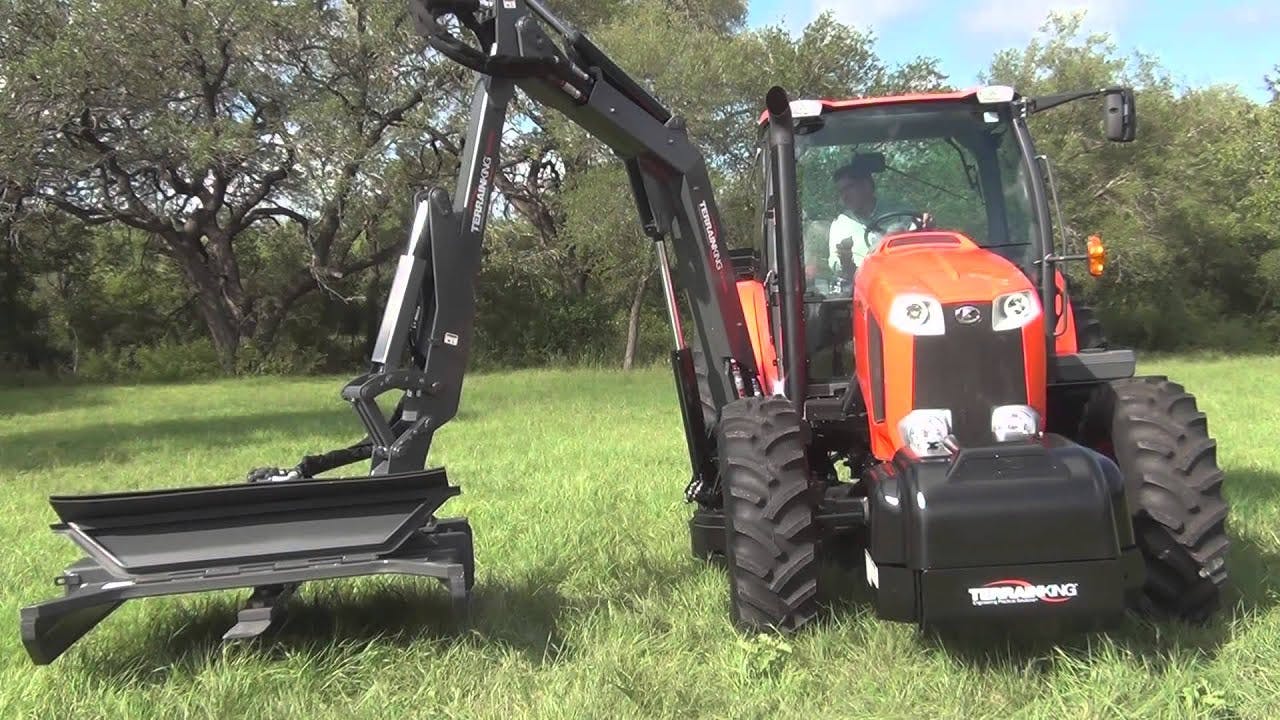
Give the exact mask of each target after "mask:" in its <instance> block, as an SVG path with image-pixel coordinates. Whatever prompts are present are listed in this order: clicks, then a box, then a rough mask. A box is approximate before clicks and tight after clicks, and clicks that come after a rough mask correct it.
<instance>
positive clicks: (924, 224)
mask: <svg viewBox="0 0 1280 720" xmlns="http://www.w3.org/2000/svg"><path fill="white" fill-rule="evenodd" d="M894 218H907V219H909V220H911V225H910V226H908V227H907V228H906V230H907V231H913V230H927V229H928V228H929V227H930V226H931V225H932V224H933V223H932V222H930V218H929V214H928V213H922V212H916V211H914V210H900V211H896V212H887V213H885V214H883V215H878V216H876V217H874V218H872V219H871V220H870V221H868V222H867V227H866V230H864V231H863V233H862V235H863V239H864V240H866V241H867V243H868V244H870V242H871V233H873V232H874V233H878V234H880V235H887V234H888V233H889V227H888V226H887V225H886V224H885V223H887V222H888V221H889V220H892V219H894Z"/></svg>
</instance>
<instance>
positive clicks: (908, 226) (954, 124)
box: [796, 101, 1038, 380]
mask: <svg viewBox="0 0 1280 720" xmlns="http://www.w3.org/2000/svg"><path fill="white" fill-rule="evenodd" d="M1011 112H1012V110H1011V109H1010V108H1009V107H1008V106H1003V107H999V108H998V109H993V107H991V106H979V105H976V104H974V103H971V102H963V101H956V102H942V101H926V102H915V103H903V104H896V105H886V106H870V107H866V108H860V109H850V110H844V111H837V112H833V113H829V114H826V115H823V116H822V117H821V118H814V119H811V120H801V121H799V122H798V123H797V127H796V132H797V137H796V163H797V168H796V173H797V184H798V190H799V200H800V209H801V216H802V228H803V237H804V249H803V258H804V265H805V278H806V304H807V313H806V314H807V316H808V317H807V322H806V327H807V328H808V334H809V335H810V357H811V363H810V377H811V378H812V379H814V380H819V379H822V378H830V379H836V378H840V377H848V376H849V375H850V374H852V367H851V360H852V349H851V347H848V344H849V342H850V341H851V332H852V331H851V323H850V322H849V320H848V312H849V303H848V298H849V297H850V296H851V294H852V287H853V278H854V275H855V273H856V272H857V267H858V266H859V265H860V264H861V262H862V260H863V259H864V258H865V257H866V255H867V254H868V253H869V252H871V250H873V249H874V248H875V247H876V245H877V244H878V243H879V241H880V239H881V238H882V237H884V235H885V234H887V233H890V232H895V231H903V230H913V229H919V226H920V220H921V217H922V216H923V215H925V214H927V215H928V216H929V218H930V220H931V222H932V225H933V227H935V228H936V229H939V230H954V231H958V232H961V233H964V234H965V235H967V236H968V237H969V238H971V239H972V240H974V241H975V242H977V243H978V244H979V245H982V246H984V247H987V248H989V249H991V250H992V251H993V252H996V253H999V254H1001V255H1003V256H1005V257H1007V258H1008V259H1009V260H1011V261H1013V262H1014V263H1015V264H1017V265H1018V266H1020V267H1022V268H1024V271H1027V272H1030V271H1031V270H1032V267H1033V266H1032V263H1033V262H1034V260H1035V252H1034V251H1035V242H1036V238H1037V237H1038V228H1037V227H1036V216H1035V212H1034V209H1033V207H1032V203H1031V198H1032V185H1031V179H1030V178H1031V176H1030V173H1031V169H1030V168H1029V167H1028V166H1027V164H1026V163H1025V162H1024V160H1023V155H1022V152H1021V150H1020V148H1019V145H1018V139H1017V135H1016V134H1015V131H1014V126H1013V118H1012V116H1011ZM846 351H847V352H846ZM833 353H834V354H833Z"/></svg>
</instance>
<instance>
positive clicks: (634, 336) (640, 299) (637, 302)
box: [622, 273, 653, 370]
mask: <svg viewBox="0 0 1280 720" xmlns="http://www.w3.org/2000/svg"><path fill="white" fill-rule="evenodd" d="M652 274H653V273H649V274H646V275H644V276H643V277H641V278H640V284H639V285H637V286H636V294H635V296H634V297H632V298H631V312H630V313H629V314H628V315H627V350H626V352H625V353H624V354H623V356H622V369H623V370H630V369H631V366H632V365H633V364H634V363H635V359H636V343H637V342H638V341H639V339H640V307H641V306H642V305H644V291H645V289H646V288H648V287H649V276H650V275H652Z"/></svg>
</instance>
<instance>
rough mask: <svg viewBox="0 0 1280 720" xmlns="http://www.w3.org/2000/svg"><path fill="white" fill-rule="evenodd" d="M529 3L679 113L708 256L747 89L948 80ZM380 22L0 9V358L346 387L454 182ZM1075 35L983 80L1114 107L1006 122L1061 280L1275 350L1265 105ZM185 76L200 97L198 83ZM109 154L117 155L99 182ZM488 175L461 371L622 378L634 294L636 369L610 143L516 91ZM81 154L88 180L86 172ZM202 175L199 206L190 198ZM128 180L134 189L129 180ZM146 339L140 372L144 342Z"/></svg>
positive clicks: (457, 127) (767, 39) (628, 210)
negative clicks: (1122, 112) (1104, 113)
mask: <svg viewBox="0 0 1280 720" xmlns="http://www.w3.org/2000/svg"><path fill="white" fill-rule="evenodd" d="M553 5H554V9H555V10H556V11H557V12H558V13H562V14H563V15H565V16H566V17H568V18H569V19H571V20H573V21H574V22H576V23H578V24H580V26H581V27H583V28H584V29H585V30H586V31H588V32H589V33H590V34H591V36H592V37H593V38H594V39H595V40H596V41H597V43H598V44H600V45H601V46H603V47H604V48H606V50H607V51H608V52H609V53H610V54H611V55H612V56H614V57H615V58H616V59H617V61H618V62H619V64H620V65H622V66H623V67H624V68H626V69H627V70H628V71H629V72H630V73H632V74H633V75H634V76H635V77H636V78H638V79H639V81H640V82H641V83H642V84H643V85H645V86H647V87H648V88H649V89H650V90H651V91H652V92H653V93H654V94H655V95H656V96H657V97H659V98H660V99H661V100H662V102H664V103H665V104H667V105H668V106H669V107H670V108H671V109H672V110H673V111H674V112H676V113H677V114H678V115H680V116H681V117H683V118H684V119H685V121H686V122H687V125H688V128H689V132H690V134H691V137H692V139H693V140H694V141H695V142H696V143H697V144H698V146H699V147H700V148H702V149H703V151H704V153H705V154H706V157H707V162H708V166H709V171H710V173H711V175H712V178H713V180H714V182H715V184H716V189H717V200H718V203H719V206H720V209H721V212H722V213H723V216H724V218H723V219H724V225H725V233H724V235H725V237H726V238H727V240H728V242H729V244H730V245H731V246H734V247H745V246H751V245H754V244H756V243H757V242H758V235H759V229H760V220H761V208H760V207H759V196H760V187H759V185H760V161H759V158H758V156H757V154H756V150H757V144H758V136H757V122H758V118H759V114H760V111H761V107H762V100H763V97H764V94H765V92H766V90H767V89H768V88H769V87H770V86H772V85H774V84H780V85H782V86H783V87H784V88H786V89H787V90H788V92H789V93H791V94H792V95H793V96H794V97H849V96H863V95H875V94H885V93H897V92H904V91H916V90H933V89H943V88H945V87H946V86H947V79H946V78H945V77H944V76H943V75H942V74H941V73H940V72H939V70H938V68H937V64H936V62H935V61H934V60H933V59H931V58H928V57H918V58H912V59H908V60H906V61H905V62H904V63H902V64H901V65H892V64H889V63H887V62H885V60H884V59H883V58H881V57H880V55H879V54H878V52H877V49H876V47H875V38H874V37H873V36H872V35H871V34H869V33H866V32H863V31H861V30H859V29H858V28H854V27H851V26H847V25H844V24H842V23H840V22H838V21H836V19H835V17H834V15H832V14H824V15H822V16H820V17H818V18H817V19H815V20H814V21H813V22H811V23H809V24H808V25H807V26H806V27H804V28H803V29H801V30H800V31H799V33H797V34H796V35H791V34H790V33H788V32H787V31H786V30H784V29H783V28H781V27H763V28H754V29H751V28H747V27H745V17H746V4H745V3H744V2H742V1H741V0H625V1H624V0H606V1H604V2H587V1H586V0H562V1H559V2H554V3H553ZM403 10H404V8H403V6H402V5H397V4H394V3H393V4H391V5H386V4H377V3H366V2H357V3H310V4H307V3H303V4H298V3H276V2H267V1H266V0H262V1H259V0H254V1H253V2H228V1H227V0H201V1H200V2H191V3H180V4H163V3H161V4H156V3H152V2H145V1H144V0H110V1H109V2H101V3H87V2H83V1H81V0H74V1H72V2H65V3H45V2H37V1H35V0H0V15H3V16H4V17H6V18H7V19H8V20H9V22H8V23H7V24H6V25H5V26H4V27H2V28H0V192H2V193H3V197H0V238H2V239H0V243H3V244H2V245H0V315H2V316H3V321H0V367H5V368H6V369H12V370H17V369H21V368H43V369H47V370H53V371H56V372H61V373H64V374H73V375H74V374H80V375H85V374H86V373H87V374H88V375H89V376H93V377H114V378H129V377H173V376H174V375H173V373H174V372H177V371H176V370H174V369H173V368H188V369H189V371H190V372H193V373H204V372H206V370H207V368H204V366H203V360H200V359H198V358H202V357H203V355H202V351H200V350H197V349H195V348H196V347H197V341H200V340H203V339H210V340H211V341H212V342H213V344H214V347H215V348H217V350H218V351H219V356H220V358H221V360H222V370H223V372H236V373H250V374H281V373H302V372H342V373H346V372H350V371H353V370H358V369H359V368H360V367H361V366H362V364H363V363H364V362H365V358H366V357H367V354H368V352H369V350H370V349H371V346H372V341H373V333H374V332H376V327H377V323H378V320H379V318H380V313H381V309H382V308H381V306H382V302H383V299H384V297H385V294H386V292H387V290H388V288H389V284H390V280H391V276H392V273H393V272H394V256H395V254H396V251H397V250H398V248H400V247H402V245H403V242H404V237H405V234H406V231H407V229H408V227H409V225H410V222H411V219H412V218H411V212H412V207H411V203H410V202H409V200H410V197H411V192H410V191H411V190H413V189H417V188H420V187H424V186H427V185H430V184H441V185H444V186H446V187H451V186H452V182H453V174H454V173H455V171H456V168H457V163H458V156H459V153H460V148H459V146H460V140H461V133H462V129H463V125H462V121H463V119H464V114H465V109H466V99H467V88H468V87H469V85H470V78H469V77H468V76H467V74H466V73H464V72H462V71H460V70H459V69H458V68H457V67H454V66H452V65H450V64H448V63H445V62H443V61H442V60H441V59H440V58H439V57H437V56H435V55H432V54H428V55H426V56H423V55H420V54H418V52H417V51H418V50H419V49H420V47H421V40H420V39H417V38H415V37H414V36H413V34H412V31H411V30H410V28H409V24H408V23H407V22H405V19H404V15H403ZM1081 27H1082V25H1081V23H1080V22H1079V19H1078V18H1074V17H1070V16H1053V17H1051V19H1050V21H1049V22H1048V23H1047V24H1046V26H1045V28H1044V32H1042V33H1041V34H1040V35H1038V36H1037V37H1036V38H1035V39H1034V40H1033V41H1031V42H1030V43H1029V44H1028V45H1027V46H1026V47H1024V48H1020V49H1013V50H1006V51H1003V52H1000V53H997V54H996V55H995V56H994V58H993V60H992V63H991V65H990V68H989V70H988V72H987V76H988V79H989V80H991V81H993V82H1003V83H1011V84H1014V85H1015V86H1016V87H1017V88H1018V89H1019V90H1020V91H1021V92H1023V93H1024V94H1030V95H1034V94H1039V93H1049V92H1056V91H1061V90H1075V89H1080V88H1092V87H1100V86H1104V85H1109V84H1115V83H1129V84H1132V85H1134V86H1135V87H1136V88H1137V90H1138V108H1139V133H1138V140H1137V142H1135V143H1132V144H1127V145H1116V144H1110V143H1107V142H1105V141H1104V140H1103V139H1102V132H1101V108H1100V101H1085V102H1080V103H1075V104H1070V105H1066V106H1063V107H1060V108H1056V109H1053V110H1050V111H1047V112H1045V113H1042V114H1039V115H1037V116H1035V117H1034V118H1033V119H1032V125H1033V131H1034V133H1035V135H1036V138H1037V144H1038V149H1039V151H1041V152H1043V153H1045V154H1046V155H1047V156H1048V157H1049V158H1051V161H1052V165H1053V171H1054V179H1055V181H1056V184H1057V186H1058V189H1059V195H1060V200H1061V206H1062V223H1061V227H1055V230H1058V231H1061V232H1062V233H1063V234H1064V235H1065V236H1066V242H1067V245H1068V246H1069V249H1073V250H1079V249H1080V247H1081V245H1082V243H1083V239H1084V238H1085V237H1086V236H1088V235H1090V234H1093V233H1099V234H1101V235H1102V236H1103V238H1104V240H1105V241H1106V243H1107V246H1108V249H1109V252H1110V263H1109V268H1108V272H1107V274H1106V275H1105V276H1104V277H1103V278H1101V279H1099V280H1094V279H1092V278H1088V277H1087V276H1084V275H1083V274H1082V268H1079V267H1072V268H1070V269H1069V272H1070V274H1071V275H1072V276H1073V278H1075V279H1076V281H1077V282H1076V283H1075V287H1076V288H1078V289H1079V290H1080V291H1081V292H1083V294H1084V295H1085V296H1086V299H1087V300H1088V301H1089V302H1090V303H1091V304H1093V305H1095V306H1097V309H1098V313H1099V315H1100V317H1101V318H1102V319H1103V321H1104V323H1105V324H1106V325H1107V327H1108V331H1109V333H1108V334H1109V335H1110V336H1111V337H1112V338H1113V339H1114V340H1116V341H1118V342H1121V343H1126V344H1132V345H1135V346H1137V347H1141V348H1147V349H1158V350H1177V349H1191V348H1198V347H1221V348H1224V349H1236V350H1248V351H1255V350H1259V351H1260V350H1268V349H1271V348H1274V347H1275V344H1276V343H1277V342H1280V234H1278V231H1277V230H1276V228H1280V153H1278V152H1277V150H1276V148H1277V147H1280V102H1278V101H1273V102H1271V103H1268V104H1265V105H1258V104H1256V103H1252V102H1250V101H1248V100H1247V99H1245V98H1244V97H1243V96H1242V95H1240V93H1238V92H1237V91H1235V90H1234V89H1232V88H1229V87H1219V86H1207V87H1192V88H1188V87H1180V86H1178V85H1176V84H1175V83H1174V82H1173V81H1171V80H1170V79H1169V78H1168V77H1167V74H1166V73H1165V72H1164V70H1163V69H1162V67H1161V66H1160V64H1159V62H1158V60H1157V59H1154V58H1150V57H1144V56H1135V57H1132V58H1130V57H1124V56H1122V55H1120V54H1118V53H1117V52H1116V50H1115V47H1114V45H1113V44H1112V43H1111V42H1110V39H1109V38H1108V37H1106V36H1105V35H1099V34H1092V35H1091V34H1086V33H1083V32H1082V31H1081ZM105 57H110V58H111V61H110V62H104V61H103V60H102V58H105ZM223 60H225V61H226V65H225V67H226V73H225V76H223V77H221V78H219V77H218V76H217V73H216V72H212V70H214V69H216V68H217V67H222V62H223ZM211 73H212V74H211ZM211 80H217V81H218V82H217V83H215V85H216V88H215V90H216V92H213V93H212V95H207V94H205V93H203V92H202V88H203V87H204V86H203V85H202V84H201V83H202V82H206V83H207V82H208V81H211ZM210 87H214V86H210ZM210 101H212V103H213V104H212V105H210V104H209V103H210ZM398 108H401V109H403V112H400V111H399V110H398ZM86 113H87V114H86ZM67 122H70V123H71V124H70V125H67V124H66V123H67ZM384 122H385V125H384ZM64 130H67V132H64ZM375 131H376V132H375ZM424 139H425V140H424ZM102 143H106V145H105V146H104V145H102ZM104 147H105V148H106V150H104ZM108 150H109V152H107V151H108ZM104 152H106V153H107V155H109V156H110V157H111V162H113V163H115V164H116V165H115V166H112V165H105V166H104V165H102V163H104V162H106V160H104V157H106V156H104V154H103V153H104ZM502 157H503V161H504V162H503V171H502V173H500V174H499V177H498V180H497V186H498V193H497V200H496V201H495V206H494V210H495V214H494V217H493V218H492V220H491V222H490V225H489V229H490V231H489V233H488V238H487V239H486V246H485V248H484V256H483V264H482V276H481V280H480V287H479V291H478V295H479V296H478V313H479V315H478V318H477V330H476V349H475V351H474V353H473V357H474V358H475V362H476V363H477V364H478V365H481V366H494V365H511V366H523V365H534V364H545V363H552V362H569V361H586V362H592V363H605V364H611V365H616V364H618V363H619V362H620V361H621V358H622V355H623V352H624V348H625V347H627V332H628V330H627V329H628V314H629V310H630V308H631V307H632V304H633V302H634V301H635V299H636V298H637V296H639V298H640V322H639V323H638V325H639V332H638V336H639V337H638V342H637V343H636V345H637V351H636V354H637V357H636V361H637V362H639V363H641V364H643V363H645V362H649V361H652V360H657V359H660V358H662V357H663V356H664V354H665V352H666V347H667V344H668V342H669V341H668V338H667V333H666V330H665V327H664V325H665V309H664V305H663V301H662V297H661V294H660V292H659V290H658V285H659V283H658V279H657V276H656V274H654V273H653V270H654V267H655V260H654V255H653V251H652V246H651V243H650V242H649V241H648V239H647V238H645V237H644V236H643V235H642V234H641V233H640V228H639V226H638V223H637V222H636V216H635V208H634V206H633V201H632V199H631V197H630V194H629V192H628V187H627V182H626V177H625V173H624V172H623V168H622V166H621V164H620V163H618V161H617V159H616V157H615V156H614V154H613V153H612V152H610V151H609V150H608V149H607V148H605V147H603V146H602V145H601V144H600V143H599V142H597V141H595V140H593V139H591V138H589V137H588V136H587V135H586V134H585V133H584V132H583V131H582V130H581V129H579V128H577V127H575V126H572V125H571V124H569V123H567V122H566V121H564V120H563V119H562V118H561V117H560V116H559V115H558V114H556V113H554V112H552V111H549V110H548V109H547V108H545V107H542V106H538V105H535V104H533V103H530V102H528V101H527V99H525V98H523V97H522V96H518V97H517V99H516V102H515V104H514V117H513V119H512V122H511V123H509V125H508V128H507V133H506V136H505V137H504V147H503V156H502ZM844 160H845V158H844V157H843V156H841V155H840V154H839V153H823V152H820V151H815V152H811V153H810V154H809V155H808V156H807V157H806V158H804V159H803V160H802V163H801V168H800V173H801V178H800V180H801V182H802V183H808V184H813V183H814V181H815V180H819V181H821V183H820V184H821V185H822V186H825V187H826V188H827V192H826V194H825V195H824V194H821V193H818V194H814V193H807V194H806V197H808V198H809V200H808V202H809V205H808V206H807V207H806V208H805V211H806V214H807V216H808V217H810V218H815V217H817V218H824V219H829V218H830V217H833V216H834V214H835V212H836V209H837V200H836V198H835V196H834V193H833V192H832V190H833V188H832V186H831V185H830V183H829V182H828V179H829V177H830V172H831V171H832V170H834V168H835V167H836V166H837V165H838V164H840V163H841V162H843V161H844ZM955 160H956V158H955V156H954V150H953V149H951V148H949V147H921V148H919V149H918V151H917V152H914V153H911V154H910V157H902V158H896V159H893V162H894V164H895V165H897V166H900V167H902V168H905V169H907V171H908V172H911V173H912V174H915V175H917V176H919V177H922V178H924V179H930V180H932V181H934V182H935V183H936V184H942V185H945V186H948V187H962V186H963V183H964V179H963V177H962V176H961V167H960V165H959V164H958V162H956V161H955ZM95 167H106V169H107V173H106V175H103V174H102V173H101V172H97V171H94V172H86V171H85V168H90V169H92V168H95ZM277 171H279V173H280V174H279V175H278V176H277V174H276V173H277ZM104 177H105V178H106V179H105V180H104V179H103V178H104ZM220 179H225V180H226V184H225V186H221V187H223V189H224V190H225V191H226V192H225V197H223V198H222V200H221V202H222V204H221V205H218V204H217V203H216V202H214V200H215V199H216V198H211V197H208V193H207V192H205V195H204V196H202V195H201V190H200V189H199V188H198V186H199V185H200V184H201V183H204V184H205V185H206V186H207V187H220V185H219V184H218V183H219V182H220ZM103 183H106V184H103ZM881 184H882V191H883V192H884V193H885V195H886V196H889V195H892V196H894V197H895V198H896V199H897V200H898V202H899V203H900V204H906V205H911V204H913V203H923V199H922V196H923V195H924V194H926V193H928V194H930V195H931V196H932V191H928V190H926V189H924V186H923V185H919V184H913V183H911V182H910V181H907V180H905V179H903V178H901V177H899V176H890V175H885V176H883V177H882V179H881ZM144 186H145V187H146V188H148V190H147V191H146V192H140V193H139V192H135V194H137V195H138V200H137V201H136V202H131V201H130V200H129V193H128V192H125V190H127V189H128V188H134V189H135V191H136V190H137V189H138V188H142V187H144ZM150 188H154V191H152V190H151V189H150ZM258 191H261V192H262V194H261V195H259V194H258ZM215 195H216V193H215ZM24 200H25V202H24ZM939 202H940V200H939V198H937V197H936V196H932V201H931V202H930V203H928V204H931V205H933V206H935V207H934V208H933V212H934V214H935V216H937V217H938V218H939V219H940V220H942V221H945V222H946V223H947V224H959V225H964V226H968V225H972V224H973V212H972V210H973V207H972V206H971V205H972V204H971V203H965V202H962V201H960V200H958V199H957V200H956V201H955V202H954V203H950V204H948V205H945V206H943V205H939ZM948 202H949V201H948ZM139 203H141V205H139ZM240 213H250V214H248V215H242V214H240ZM254 213H256V214H254ZM237 218H239V221H238V222H237ZM250 218H251V219H252V221H251V222H250V221H248V219H250ZM979 224H980V223H979ZM975 227H976V226H975ZM153 346H154V347H155V348H157V349H158V352H160V355H158V356H156V357H155V358H154V359H151V357H150V356H149V355H147V353H146V352H145V351H143V349H144V348H150V347H153ZM183 348H190V349H191V350H190V352H187V351H184V350H183ZM139 353H141V355H140V354H139ZM170 355H172V356H173V357H169V356H170Z"/></svg>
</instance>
